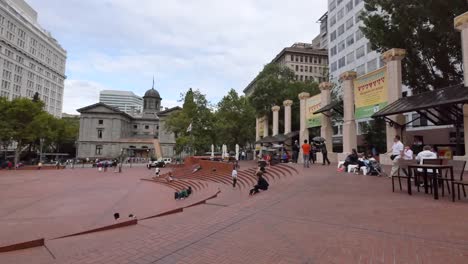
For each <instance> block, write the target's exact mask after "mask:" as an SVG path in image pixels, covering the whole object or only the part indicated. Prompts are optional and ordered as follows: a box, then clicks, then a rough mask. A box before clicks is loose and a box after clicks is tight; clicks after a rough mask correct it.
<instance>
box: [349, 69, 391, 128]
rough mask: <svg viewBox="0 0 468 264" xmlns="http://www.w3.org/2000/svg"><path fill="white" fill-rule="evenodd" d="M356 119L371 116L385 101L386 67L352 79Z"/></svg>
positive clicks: (386, 100)
mask: <svg viewBox="0 0 468 264" xmlns="http://www.w3.org/2000/svg"><path fill="white" fill-rule="evenodd" d="M354 103H355V107H356V113H355V117H356V119H361V118H367V117H371V116H372V115H373V114H374V113H376V112H378V111H379V110H380V109H382V108H384V107H385V106H386V105H387V103H388V99H387V67H382V68H380V69H378V70H376V71H373V72H370V73H368V74H366V75H363V76H361V77H359V78H357V79H356V80H354Z"/></svg>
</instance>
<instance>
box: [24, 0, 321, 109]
mask: <svg viewBox="0 0 468 264" xmlns="http://www.w3.org/2000/svg"><path fill="white" fill-rule="evenodd" d="M26 1H27V2H28V3H29V4H30V5H31V6H32V7H33V8H34V9H35V10H36V11H37V12H38V13H39V23H40V24H41V25H42V26H43V27H44V28H45V29H47V30H49V31H51V32H52V34H53V36H54V37H55V38H56V39H57V40H58V41H59V42H60V43H61V45H62V46H63V47H64V48H65V49H66V50H67V51H68V60H67V72H66V74H67V77H68V78H67V80H66V82H65V95H64V97H65V98H64V106H63V108H64V109H63V110H64V112H66V113H76V112H75V110H76V109H77V108H80V107H83V106H86V105H89V104H93V103H96V102H98V97H99V91H100V90H103V89H115V90H130V91H133V92H134V93H136V94H137V95H140V96H141V95H143V94H144V92H145V91H146V90H147V89H149V88H151V85H152V78H153V75H155V79H156V87H155V88H156V89H157V90H158V91H159V92H160V94H161V97H162V98H163V101H162V104H163V106H167V107H171V106H175V105H178V104H179V103H178V102H177V101H178V99H179V98H180V93H182V92H185V91H187V89H188V88H190V87H192V88H195V89H200V90H201V91H202V92H203V93H205V94H206V95H207V97H208V99H209V100H210V101H211V102H212V103H216V102H218V101H219V100H220V99H221V98H222V97H223V96H224V95H225V94H226V92H227V91H228V90H229V89H231V88H234V89H236V90H237V91H238V92H242V90H243V89H244V88H245V86H246V85H247V84H248V83H249V82H250V81H251V80H252V79H253V78H254V77H255V76H256V74H257V73H258V72H259V71H260V70H261V69H262V67H263V65H264V64H266V63H268V62H269V61H271V59H273V58H274V56H275V55H276V54H277V53H278V52H279V51H281V49H282V48H284V47H286V46H290V45H292V44H293V43H294V42H311V40H312V39H313V37H315V36H316V35H317V34H318V32H319V24H317V23H316V21H317V20H318V18H320V17H321V15H322V14H323V13H324V12H325V11H326V5H327V1H326V0H289V1H279V0H236V1H224V0H223V1H221V0H196V1H189V0H185V1H184V0H171V1H160V0H138V1H135V0H98V1H96V0H66V1H63V0H26Z"/></svg>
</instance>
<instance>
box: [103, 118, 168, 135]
mask: <svg viewBox="0 0 468 264" xmlns="http://www.w3.org/2000/svg"><path fill="white" fill-rule="evenodd" d="M98 125H104V120H103V119H99V120H98ZM144 126H145V129H149V125H144ZM133 128H134V129H138V125H133ZM156 129H159V126H157V127H156ZM99 131H101V132H99ZM99 133H100V134H99ZM99 135H100V137H99ZM98 138H102V130H99V129H98Z"/></svg>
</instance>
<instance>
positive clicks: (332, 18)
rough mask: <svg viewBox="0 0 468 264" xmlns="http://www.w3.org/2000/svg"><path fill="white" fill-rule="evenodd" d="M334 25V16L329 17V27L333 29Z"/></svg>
mask: <svg viewBox="0 0 468 264" xmlns="http://www.w3.org/2000/svg"><path fill="white" fill-rule="evenodd" d="M335 24H336V16H332V17H330V27H333V26H334V25H335Z"/></svg>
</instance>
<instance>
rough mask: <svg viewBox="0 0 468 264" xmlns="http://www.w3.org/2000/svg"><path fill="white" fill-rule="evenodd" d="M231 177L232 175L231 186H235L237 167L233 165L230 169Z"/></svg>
mask: <svg viewBox="0 0 468 264" xmlns="http://www.w3.org/2000/svg"><path fill="white" fill-rule="evenodd" d="M231 177H232V188H236V184H237V169H236V168H235V167H234V169H233V170H232V174H231Z"/></svg>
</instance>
